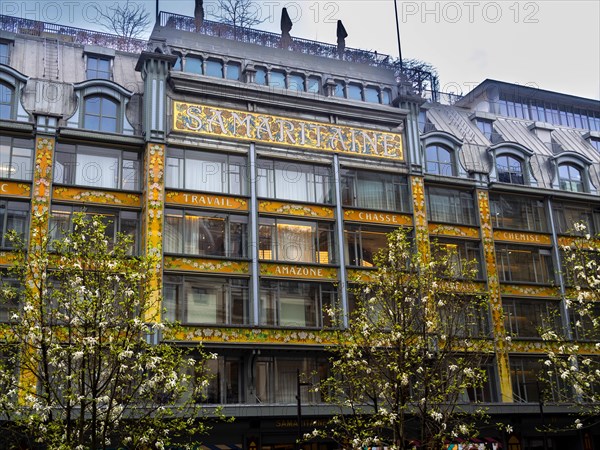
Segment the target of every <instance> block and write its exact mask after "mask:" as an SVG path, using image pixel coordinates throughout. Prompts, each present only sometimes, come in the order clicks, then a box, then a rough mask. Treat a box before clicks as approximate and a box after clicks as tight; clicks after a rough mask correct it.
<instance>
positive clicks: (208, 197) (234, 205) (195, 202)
mask: <svg viewBox="0 0 600 450" xmlns="http://www.w3.org/2000/svg"><path fill="white" fill-rule="evenodd" d="M166 203H168V204H170V205H182V206H197V207H201V208H211V209H228V210H238V211H248V200H246V199H244V198H237V197H230V196H227V195H213V194H192V193H189V192H179V191H169V190H167V195H166Z"/></svg>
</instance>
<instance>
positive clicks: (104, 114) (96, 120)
mask: <svg viewBox="0 0 600 450" xmlns="http://www.w3.org/2000/svg"><path fill="white" fill-rule="evenodd" d="M118 110H119V105H118V103H117V102H116V101H115V100H112V99H110V98H108V97H103V96H99V95H94V96H90V97H86V99H85V106H84V111H85V114H84V118H83V127H84V128H87V129H88V130H95V131H106V132H109V133H116V132H117V117H118Z"/></svg>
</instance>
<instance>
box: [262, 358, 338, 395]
mask: <svg viewBox="0 0 600 450" xmlns="http://www.w3.org/2000/svg"><path fill="white" fill-rule="evenodd" d="M298 371H300V377H301V378H302V379H303V380H308V381H309V382H310V383H311V385H312V386H318V385H319V382H320V381H322V380H324V379H325V378H327V376H328V363H327V359H326V358H324V357H310V356H309V357H289V356H287V357H283V356H259V357H258V358H257V359H256V370H255V378H254V382H255V386H254V387H255V392H256V399H257V401H258V402H259V403H283V404H292V403H295V402H296V394H297V389H298ZM300 397H301V398H302V401H303V402H305V403H307V404H316V403H321V402H322V400H321V393H320V392H318V391H315V390H314V389H310V386H301V387H300Z"/></svg>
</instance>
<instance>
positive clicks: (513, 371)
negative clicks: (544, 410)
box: [510, 355, 570, 403]
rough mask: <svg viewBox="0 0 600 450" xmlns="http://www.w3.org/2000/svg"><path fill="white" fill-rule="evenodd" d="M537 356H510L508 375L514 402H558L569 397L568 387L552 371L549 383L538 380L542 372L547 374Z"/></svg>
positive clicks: (539, 357)
mask: <svg viewBox="0 0 600 450" xmlns="http://www.w3.org/2000/svg"><path fill="white" fill-rule="evenodd" d="M543 358H544V356H543V355H540V356H538V357H518V356H511V357H510V377H511V380H512V388H513V401H514V402H515V403H538V402H539V401H540V400H543V401H546V402H559V401H566V400H568V399H569V397H570V395H569V389H568V387H567V386H565V384H564V382H562V380H561V378H560V376H558V374H556V373H554V374H553V375H549V374H548V375H549V376H552V380H551V382H550V383H548V382H544V381H542V380H540V377H541V375H542V373H544V374H547V373H548V371H547V370H546V368H545V366H543V365H542V362H541V361H540V359H543Z"/></svg>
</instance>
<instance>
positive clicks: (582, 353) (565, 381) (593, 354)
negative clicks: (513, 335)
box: [542, 223, 600, 428]
mask: <svg viewBox="0 0 600 450" xmlns="http://www.w3.org/2000/svg"><path fill="white" fill-rule="evenodd" d="M574 227H575V228H574V232H575V233H576V234H577V236H576V237H575V238H574V239H573V240H572V242H571V243H570V244H569V245H564V246H563V247H562V253H563V258H562V276H563V278H564V282H565V284H566V285H567V286H568V287H569V288H568V290H567V299H566V305H567V310H568V311H569V314H570V317H569V319H570V321H571V325H572V333H573V336H571V337H572V338H573V339H569V337H568V336H565V334H564V333H558V332H557V331H556V330H555V329H546V330H542V338H543V339H544V340H545V341H548V343H549V344H550V348H551V349H552V350H551V351H549V352H548V354H547V359H546V360H545V361H544V364H545V365H546V369H547V370H546V372H545V373H546V374H547V375H548V376H547V377H544V378H545V381H547V382H549V383H552V388H553V389H554V390H559V391H562V394H564V395H563V396H564V397H568V398H569V400H570V401H573V402H575V404H577V405H578V406H579V410H580V412H582V413H583V414H584V415H591V416H597V415H598V414H600V403H599V402H600V357H599V355H598V351H599V350H600V342H598V341H600V317H599V316H598V312H599V311H600V307H599V306H600V238H599V236H592V235H590V234H589V232H588V228H587V226H586V225H585V224H583V223H576V224H575V225H574ZM574 425H575V427H576V428H582V427H583V426H584V421H582V419H581V418H579V419H577V420H576V421H575V424H574Z"/></svg>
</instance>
